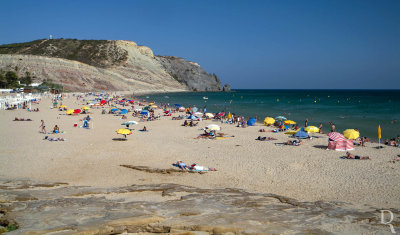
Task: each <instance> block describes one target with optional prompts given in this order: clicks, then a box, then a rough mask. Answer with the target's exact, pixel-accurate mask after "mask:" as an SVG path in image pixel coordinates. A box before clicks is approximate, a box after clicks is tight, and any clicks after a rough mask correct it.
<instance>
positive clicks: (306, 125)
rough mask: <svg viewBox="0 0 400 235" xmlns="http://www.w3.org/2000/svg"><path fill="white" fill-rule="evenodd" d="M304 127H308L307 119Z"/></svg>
mask: <svg viewBox="0 0 400 235" xmlns="http://www.w3.org/2000/svg"><path fill="white" fill-rule="evenodd" d="M304 127H308V118H306V121H305V122H304Z"/></svg>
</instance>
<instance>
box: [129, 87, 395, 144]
mask: <svg viewBox="0 0 400 235" xmlns="http://www.w3.org/2000/svg"><path fill="white" fill-rule="evenodd" d="M137 97H138V98H141V99H147V100H154V101H156V102H159V103H168V104H170V105H174V104H180V105H183V106H185V107H197V108H199V109H201V110H204V109H205V110H206V111H207V112H219V111H225V112H231V113H235V114H237V115H240V116H244V117H245V118H250V117H256V118H257V121H258V122H260V123H262V122H263V120H264V118H265V117H267V116H269V117H277V116H285V117H286V118H287V119H288V120H289V119H290V120H293V121H295V122H297V124H298V125H299V126H304V122H305V120H306V119H307V118H308V120H309V122H308V125H313V126H317V127H318V126H319V125H320V124H321V123H322V125H323V131H324V132H325V133H327V132H329V131H330V125H329V122H333V123H334V124H335V125H336V130H337V131H339V132H343V131H344V130H345V129H354V128H358V129H359V131H360V134H361V136H366V137H369V138H371V139H374V140H377V139H378V136H377V130H378V126H379V125H380V126H381V128H382V139H383V140H384V139H387V138H394V137H397V136H398V135H400V124H399V122H398V120H399V119H400V89H384V90H382V89H379V90H378V89H232V91H231V92H178V93H158V94H148V95H141V96H137Z"/></svg>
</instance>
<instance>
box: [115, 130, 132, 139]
mask: <svg viewBox="0 0 400 235" xmlns="http://www.w3.org/2000/svg"><path fill="white" fill-rule="evenodd" d="M117 134H120V135H123V136H124V137H125V139H126V135H130V134H132V131H131V130H129V129H125V128H121V129H118V130H117Z"/></svg>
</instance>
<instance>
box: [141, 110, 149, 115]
mask: <svg viewBox="0 0 400 235" xmlns="http://www.w3.org/2000/svg"><path fill="white" fill-rule="evenodd" d="M140 114H141V115H147V114H149V111H147V110H143V111H142V112H140Z"/></svg>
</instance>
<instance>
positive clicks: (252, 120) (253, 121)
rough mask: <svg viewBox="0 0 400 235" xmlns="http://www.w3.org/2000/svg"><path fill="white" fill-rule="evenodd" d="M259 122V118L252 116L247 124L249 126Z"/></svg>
mask: <svg viewBox="0 0 400 235" xmlns="http://www.w3.org/2000/svg"><path fill="white" fill-rule="evenodd" d="M256 122H257V119H255V118H250V119H249V120H248V121H247V125H248V126H254V124H255V123H256Z"/></svg>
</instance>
